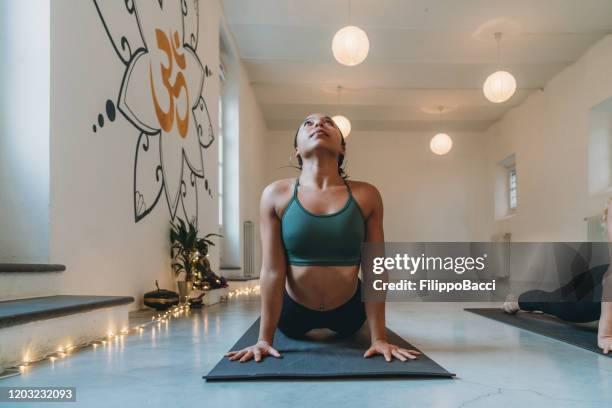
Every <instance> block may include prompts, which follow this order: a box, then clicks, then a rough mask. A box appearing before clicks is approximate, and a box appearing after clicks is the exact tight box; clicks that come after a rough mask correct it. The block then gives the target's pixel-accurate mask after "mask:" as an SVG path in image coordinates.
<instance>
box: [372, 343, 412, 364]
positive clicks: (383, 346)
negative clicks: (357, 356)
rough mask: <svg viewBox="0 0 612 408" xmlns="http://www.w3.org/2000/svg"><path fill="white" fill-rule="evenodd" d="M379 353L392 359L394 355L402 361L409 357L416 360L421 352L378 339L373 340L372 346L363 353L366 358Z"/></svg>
mask: <svg viewBox="0 0 612 408" xmlns="http://www.w3.org/2000/svg"><path fill="white" fill-rule="evenodd" d="M377 354H382V355H383V356H384V357H385V360H387V361H391V360H392V359H393V357H395V358H397V359H398V360H401V361H407V359H410V360H414V359H415V358H417V356H419V355H420V354H421V353H420V352H418V351H416V350H408V349H405V348H402V347H399V346H396V345H395V344H391V343H387V342H386V341H384V340H376V341H374V342H372V345H371V346H370V348H369V349H368V350H367V351H366V352H365V353H364V354H363V357H364V358H368V357H372V356H375V355H377Z"/></svg>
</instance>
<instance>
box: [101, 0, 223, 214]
mask: <svg viewBox="0 0 612 408" xmlns="http://www.w3.org/2000/svg"><path fill="white" fill-rule="evenodd" d="M94 5H95V7H96V10H97V12H98V14H99V16H100V19H101V21H102V26H103V28H104V30H105V31H106V33H107V35H108V37H109V39H110V43H111V45H112V47H113V48H114V50H115V52H116V54H117V57H118V58H119V59H120V60H121V61H122V62H123V64H124V65H125V72H124V74H123V80H122V82H121V84H120V85H119V87H118V88H119V93H118V97H117V101H116V105H117V108H118V110H119V111H120V112H121V114H122V115H123V116H124V117H125V119H127V120H128V121H129V122H130V123H131V124H132V125H133V126H134V128H135V136H136V135H138V140H137V143H136V154H135V159H134V197H133V198H134V218H135V221H136V222H138V221H140V220H141V219H142V218H144V217H145V216H146V215H147V214H149V212H150V211H151V210H152V209H153V208H154V207H155V206H156V204H157V203H158V201H159V199H160V198H161V197H162V196H164V197H165V199H166V202H167V205H168V209H169V211H170V217H171V219H174V217H175V215H176V212H177V210H178V209H179V208H180V209H181V211H182V212H183V216H184V218H185V219H192V218H193V217H195V218H196V219H197V212H198V179H203V181H204V187H205V189H206V192H207V193H208V195H209V196H210V197H212V191H211V189H210V187H209V185H208V179H207V178H206V175H205V174H204V151H205V149H207V148H208V147H210V146H211V145H212V143H213V141H214V139H215V137H214V133H213V128H212V125H211V120H210V116H209V113H208V108H207V105H206V101H205V100H204V97H203V93H202V92H203V88H204V85H205V81H206V78H207V77H208V76H210V75H212V72H211V71H210V70H209V69H208V67H207V66H204V65H203V64H202V62H201V61H200V59H199V58H198V55H197V47H198V31H199V7H198V0H157V1H156V0H132V1H130V0H124V1H118V0H94Z"/></svg>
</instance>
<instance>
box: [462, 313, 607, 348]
mask: <svg viewBox="0 0 612 408" xmlns="http://www.w3.org/2000/svg"><path fill="white" fill-rule="evenodd" d="M464 310H466V311H468V312H472V313H475V314H477V315H480V316H483V317H487V318H489V319H493V320H496V321H498V322H502V323H506V324H509V325H510V326H514V327H518V328H519V329H523V330H527V331H530V332H533V333H537V334H541V335H542V336H546V337H550V338H551V339H555V340H558V341H562V342H564V343H567V344H571V345H573V346H577V347H580V348H583V349H585V350H590V351H594V352H595V353H597V354H601V355H605V354H603V353H602V351H601V349H600V348H599V347H598V346H597V331H596V330H593V329H588V328H584V327H579V326H577V325H574V324H571V323H567V322H564V321H562V320H559V319H557V318H556V317H553V316H550V315H547V314H543V313H529V312H518V313H517V314H514V315H511V314H508V313H505V312H504V311H503V310H501V309H498V308H493V309H491V308H487V309H464ZM608 356H610V357H612V354H608Z"/></svg>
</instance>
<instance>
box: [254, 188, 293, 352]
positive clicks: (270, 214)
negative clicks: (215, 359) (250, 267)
mask: <svg viewBox="0 0 612 408" xmlns="http://www.w3.org/2000/svg"><path fill="white" fill-rule="evenodd" d="M273 186H274V185H273V184H271V185H269V186H268V187H266V188H265V189H264V192H263V194H262V197H261V206H260V224H261V227H260V230H261V247H262V248H261V249H262V266H261V273H260V277H259V281H260V288H261V322H260V325H259V340H263V341H266V342H268V343H269V344H270V345H271V344H272V341H273V339H274V332H275V331H276V325H277V324H278V319H279V318H280V313H281V308H282V303H283V288H284V286H285V279H286V274H287V269H286V268H287V264H286V259H285V251H284V249H283V243H282V239H281V232H280V219H279V218H278V215H277V213H276V208H275V202H276V201H277V199H278V198H277V195H278V193H277V192H276V191H275V189H274V187H273Z"/></svg>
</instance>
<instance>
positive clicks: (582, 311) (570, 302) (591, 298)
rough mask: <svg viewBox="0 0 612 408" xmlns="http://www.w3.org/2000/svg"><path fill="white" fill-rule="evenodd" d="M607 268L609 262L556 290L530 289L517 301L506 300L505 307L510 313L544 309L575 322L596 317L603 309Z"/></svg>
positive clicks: (545, 311)
mask: <svg viewBox="0 0 612 408" xmlns="http://www.w3.org/2000/svg"><path fill="white" fill-rule="evenodd" d="M607 270H608V265H600V266H597V267H594V268H592V269H589V270H587V271H585V272H583V273H581V274H579V275H578V276H576V277H574V278H573V279H572V280H571V281H570V282H569V283H567V284H566V285H564V286H562V287H561V288H559V289H557V290H555V291H553V292H546V291H542V290H530V291H527V292H525V293H523V294H521V295H520V296H519V297H518V300H517V301H516V302H506V304H504V306H503V309H504V310H505V311H506V312H508V313H514V312H516V311H518V310H524V311H540V312H544V313H547V314H550V315H553V316H556V317H558V318H559V319H562V320H565V321H567V322H571V323H588V322H593V321H596V320H598V319H599V316H600V313H601V294H602V280H603V277H604V274H605V273H606V271H607Z"/></svg>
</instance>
